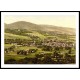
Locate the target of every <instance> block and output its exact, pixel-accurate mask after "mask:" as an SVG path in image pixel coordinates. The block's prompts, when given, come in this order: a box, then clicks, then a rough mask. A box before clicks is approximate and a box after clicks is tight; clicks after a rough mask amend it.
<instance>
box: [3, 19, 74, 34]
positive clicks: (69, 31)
mask: <svg viewBox="0 0 80 80" xmlns="http://www.w3.org/2000/svg"><path fill="white" fill-rule="evenodd" d="M4 26H5V29H6V28H9V29H27V30H36V31H46V32H54V33H59V34H70V35H75V29H74V28H65V27H59V26H54V25H37V24H34V23H30V22H26V21H18V22H14V23H11V24H6V23H5V25H4Z"/></svg>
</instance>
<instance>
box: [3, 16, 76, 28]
mask: <svg viewBox="0 0 80 80" xmlns="http://www.w3.org/2000/svg"><path fill="white" fill-rule="evenodd" d="M17 21H27V22H32V23H35V24H48V25H55V26H60V27H69V28H76V17H75V16H74V15H27V16H26V15H6V16H5V17H4V22H5V23H7V24H10V23H13V22H17Z"/></svg>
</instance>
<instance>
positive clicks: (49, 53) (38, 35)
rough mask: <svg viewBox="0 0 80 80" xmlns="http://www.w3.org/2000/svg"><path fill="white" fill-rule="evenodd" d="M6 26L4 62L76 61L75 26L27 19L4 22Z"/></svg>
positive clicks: (58, 62) (68, 62)
mask: <svg viewBox="0 0 80 80" xmlns="http://www.w3.org/2000/svg"><path fill="white" fill-rule="evenodd" d="M62 22H63V21H62ZM66 24H68V23H67V22H66ZM72 24H73V23H72ZM4 28H5V30H4V42H5V43H4V63H5V64H75V63H76V29H75V28H72V27H65V26H64V27H62V26H57V24H56V25H52V24H51V25H50V24H47V22H46V24H45V23H44V24H38V23H37V22H36V23H33V22H30V21H27V20H25V21H23V20H22V21H16V22H12V23H4Z"/></svg>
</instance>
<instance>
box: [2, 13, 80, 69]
mask: <svg viewBox="0 0 80 80" xmlns="http://www.w3.org/2000/svg"><path fill="white" fill-rule="evenodd" d="M5 15H74V16H76V64H47V65H45V64H34V65H33V64H26V65H24V64H4V16H5ZM78 29H79V13H78V12H1V68H79V30H78Z"/></svg>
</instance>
